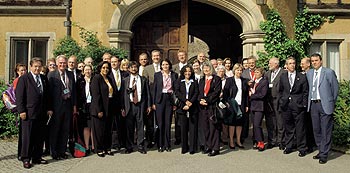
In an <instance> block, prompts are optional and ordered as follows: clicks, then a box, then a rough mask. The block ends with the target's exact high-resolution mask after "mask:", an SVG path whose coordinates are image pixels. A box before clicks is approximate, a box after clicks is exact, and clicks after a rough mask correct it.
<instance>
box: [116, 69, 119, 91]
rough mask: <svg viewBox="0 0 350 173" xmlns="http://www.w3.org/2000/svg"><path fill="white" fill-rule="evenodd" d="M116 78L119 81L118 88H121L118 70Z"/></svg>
mask: <svg viewBox="0 0 350 173" xmlns="http://www.w3.org/2000/svg"><path fill="white" fill-rule="evenodd" d="M115 80H116V81H117V87H118V90H119V88H120V79H119V73H118V72H116V74H115Z"/></svg>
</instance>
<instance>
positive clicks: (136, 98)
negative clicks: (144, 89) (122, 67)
mask: <svg viewBox="0 0 350 173" xmlns="http://www.w3.org/2000/svg"><path fill="white" fill-rule="evenodd" d="M132 89H133V90H134V93H133V97H132V102H133V103H134V104H136V103H137V102H138V96H137V86H136V77H134V80H133V81H132Z"/></svg>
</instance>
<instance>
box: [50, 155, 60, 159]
mask: <svg viewBox="0 0 350 173" xmlns="http://www.w3.org/2000/svg"><path fill="white" fill-rule="evenodd" d="M52 159H54V160H62V158H61V157H60V156H58V155H52Z"/></svg>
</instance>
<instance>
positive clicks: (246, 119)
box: [241, 112, 250, 141]
mask: <svg viewBox="0 0 350 173" xmlns="http://www.w3.org/2000/svg"><path fill="white" fill-rule="evenodd" d="M242 113H243V112H242ZM249 116H250V112H244V113H243V115H242V118H243V119H242V123H243V124H242V133H241V141H244V139H246V138H248V136H249V126H250V121H249Z"/></svg>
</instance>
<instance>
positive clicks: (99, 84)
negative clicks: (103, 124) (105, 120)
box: [90, 74, 115, 117]
mask: <svg viewBox="0 0 350 173" xmlns="http://www.w3.org/2000/svg"><path fill="white" fill-rule="evenodd" d="M107 79H108V81H109V83H110V84H112V80H111V78H110V77H109V76H107ZM114 91H115V88H113V93H114ZM91 95H92V100H91V106H90V114H91V116H95V117H97V115H98V113H99V112H103V117H107V116H111V115H110V113H111V112H109V110H110V109H109V105H110V103H109V102H110V101H111V100H112V99H113V98H111V99H110V98H109V97H108V95H109V89H108V85H107V83H106V82H105V80H104V78H103V76H102V75H101V74H96V75H95V76H94V77H93V78H92V81H91Z"/></svg>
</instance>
